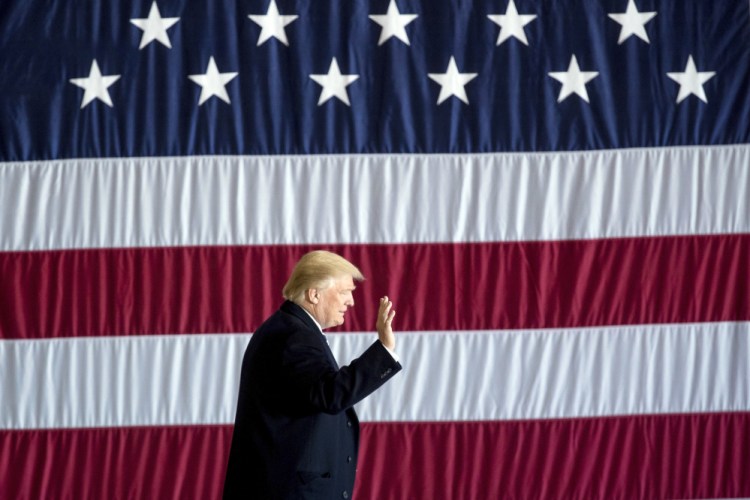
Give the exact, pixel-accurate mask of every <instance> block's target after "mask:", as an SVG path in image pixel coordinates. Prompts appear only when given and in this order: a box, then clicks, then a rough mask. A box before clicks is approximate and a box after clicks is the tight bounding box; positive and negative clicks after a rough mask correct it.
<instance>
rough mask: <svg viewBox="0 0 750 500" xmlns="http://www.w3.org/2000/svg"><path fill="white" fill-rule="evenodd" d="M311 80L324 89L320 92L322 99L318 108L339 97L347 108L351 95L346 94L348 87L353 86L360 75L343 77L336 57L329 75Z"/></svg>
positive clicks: (316, 76)
mask: <svg viewBox="0 0 750 500" xmlns="http://www.w3.org/2000/svg"><path fill="white" fill-rule="evenodd" d="M310 78H312V80H313V81H314V82H315V83H317V84H318V85H321V86H322V87H323V90H322V91H321V92H320V99H318V106H320V105H321V104H323V103H324V102H326V101H327V100H328V99H330V98H331V97H337V98H338V99H339V100H340V101H341V102H343V103H344V104H346V105H347V106H351V104H349V94H348V93H347V92H346V87H347V86H349V85H351V84H352V83H353V82H354V81H355V80H356V79H357V78H359V75H342V74H341V70H340V69H339V63H338V62H337V61H336V58H335V57H334V58H333V60H332V61H331V66H330V67H329V68H328V74H327V75H310Z"/></svg>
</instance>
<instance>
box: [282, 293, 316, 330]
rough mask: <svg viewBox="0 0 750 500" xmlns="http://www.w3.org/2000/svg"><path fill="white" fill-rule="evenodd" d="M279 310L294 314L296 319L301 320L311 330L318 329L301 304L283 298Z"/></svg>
mask: <svg viewBox="0 0 750 500" xmlns="http://www.w3.org/2000/svg"><path fill="white" fill-rule="evenodd" d="M281 310H282V311H284V312H285V313H288V314H291V315H292V316H295V317H296V318H297V319H299V320H301V321H302V322H303V323H304V324H305V325H307V326H308V327H310V328H311V329H313V330H316V331H318V332H319V331H320V328H319V327H318V325H316V324H315V321H313V319H312V318H311V317H310V315H309V314H308V313H307V311H305V310H304V309H302V307H301V306H298V305H297V304H295V303H294V302H292V301H291V300H285V301H284V303H283V304H281Z"/></svg>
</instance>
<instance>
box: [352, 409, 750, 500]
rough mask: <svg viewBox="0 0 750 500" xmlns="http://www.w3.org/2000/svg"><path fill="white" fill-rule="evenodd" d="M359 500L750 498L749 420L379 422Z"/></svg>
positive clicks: (736, 416) (370, 437) (367, 444)
mask: <svg viewBox="0 0 750 500" xmlns="http://www.w3.org/2000/svg"><path fill="white" fill-rule="evenodd" d="M362 443H363V445H362V448H361V449H360V454H359V459H360V462H359V467H358V470H359V472H358V476H357V480H358V483H357V488H356V489H355V498H357V499H359V500H367V499H372V500H378V499H383V498H388V499H392V500H396V499H413V498H429V499H431V500H441V499H446V500H454V499H474V498H586V499H607V500H611V499H628V500H634V499H648V500H652V499H654V498H717V497H724V498H727V497H747V496H750V474H748V473H747V471H750V452H748V450H750V413H729V414H693V415H664V416H629V417H609V418H594V419H570V420H531V421H514V422H445V423H399V424H371V425H365V426H363V429H362Z"/></svg>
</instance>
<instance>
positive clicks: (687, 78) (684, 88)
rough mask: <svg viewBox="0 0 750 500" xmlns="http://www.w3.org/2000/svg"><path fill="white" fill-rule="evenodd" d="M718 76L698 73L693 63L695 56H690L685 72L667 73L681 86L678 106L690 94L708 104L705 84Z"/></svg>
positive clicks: (713, 72)
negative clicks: (704, 88)
mask: <svg viewBox="0 0 750 500" xmlns="http://www.w3.org/2000/svg"><path fill="white" fill-rule="evenodd" d="M715 75H716V72H715V71H698V69H697V68H696V67H695V62H694V61H693V55H692V54H690V55H689V56H688V61H687V65H686V66H685V71H683V72H681V73H680V72H676V73H667V76H668V77H669V78H671V79H672V80H674V81H676V82H677V83H679V84H680V92H679V94H678V95H677V104H679V103H680V102H682V101H683V100H684V99H685V98H687V97H688V96H689V95H690V94H693V95H695V96H697V97H698V99H700V100H701V101H703V102H705V103H707V102H708V99H706V91H705V90H703V84H704V83H706V82H707V81H709V80H710V79H711V78H713V77H714V76H715Z"/></svg>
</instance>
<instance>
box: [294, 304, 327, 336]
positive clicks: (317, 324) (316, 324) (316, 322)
mask: <svg viewBox="0 0 750 500" xmlns="http://www.w3.org/2000/svg"><path fill="white" fill-rule="evenodd" d="M300 307H301V308H302V310H303V311H305V313H306V314H307V315H308V316H310V319H311V320H313V323H315V326H317V327H318V330H320V333H323V329H322V328H321V327H320V323H318V320H316V319H315V317H314V316H313V315H312V314H310V312H309V311H308V310H307V309H305V308H304V307H302V306H300Z"/></svg>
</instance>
